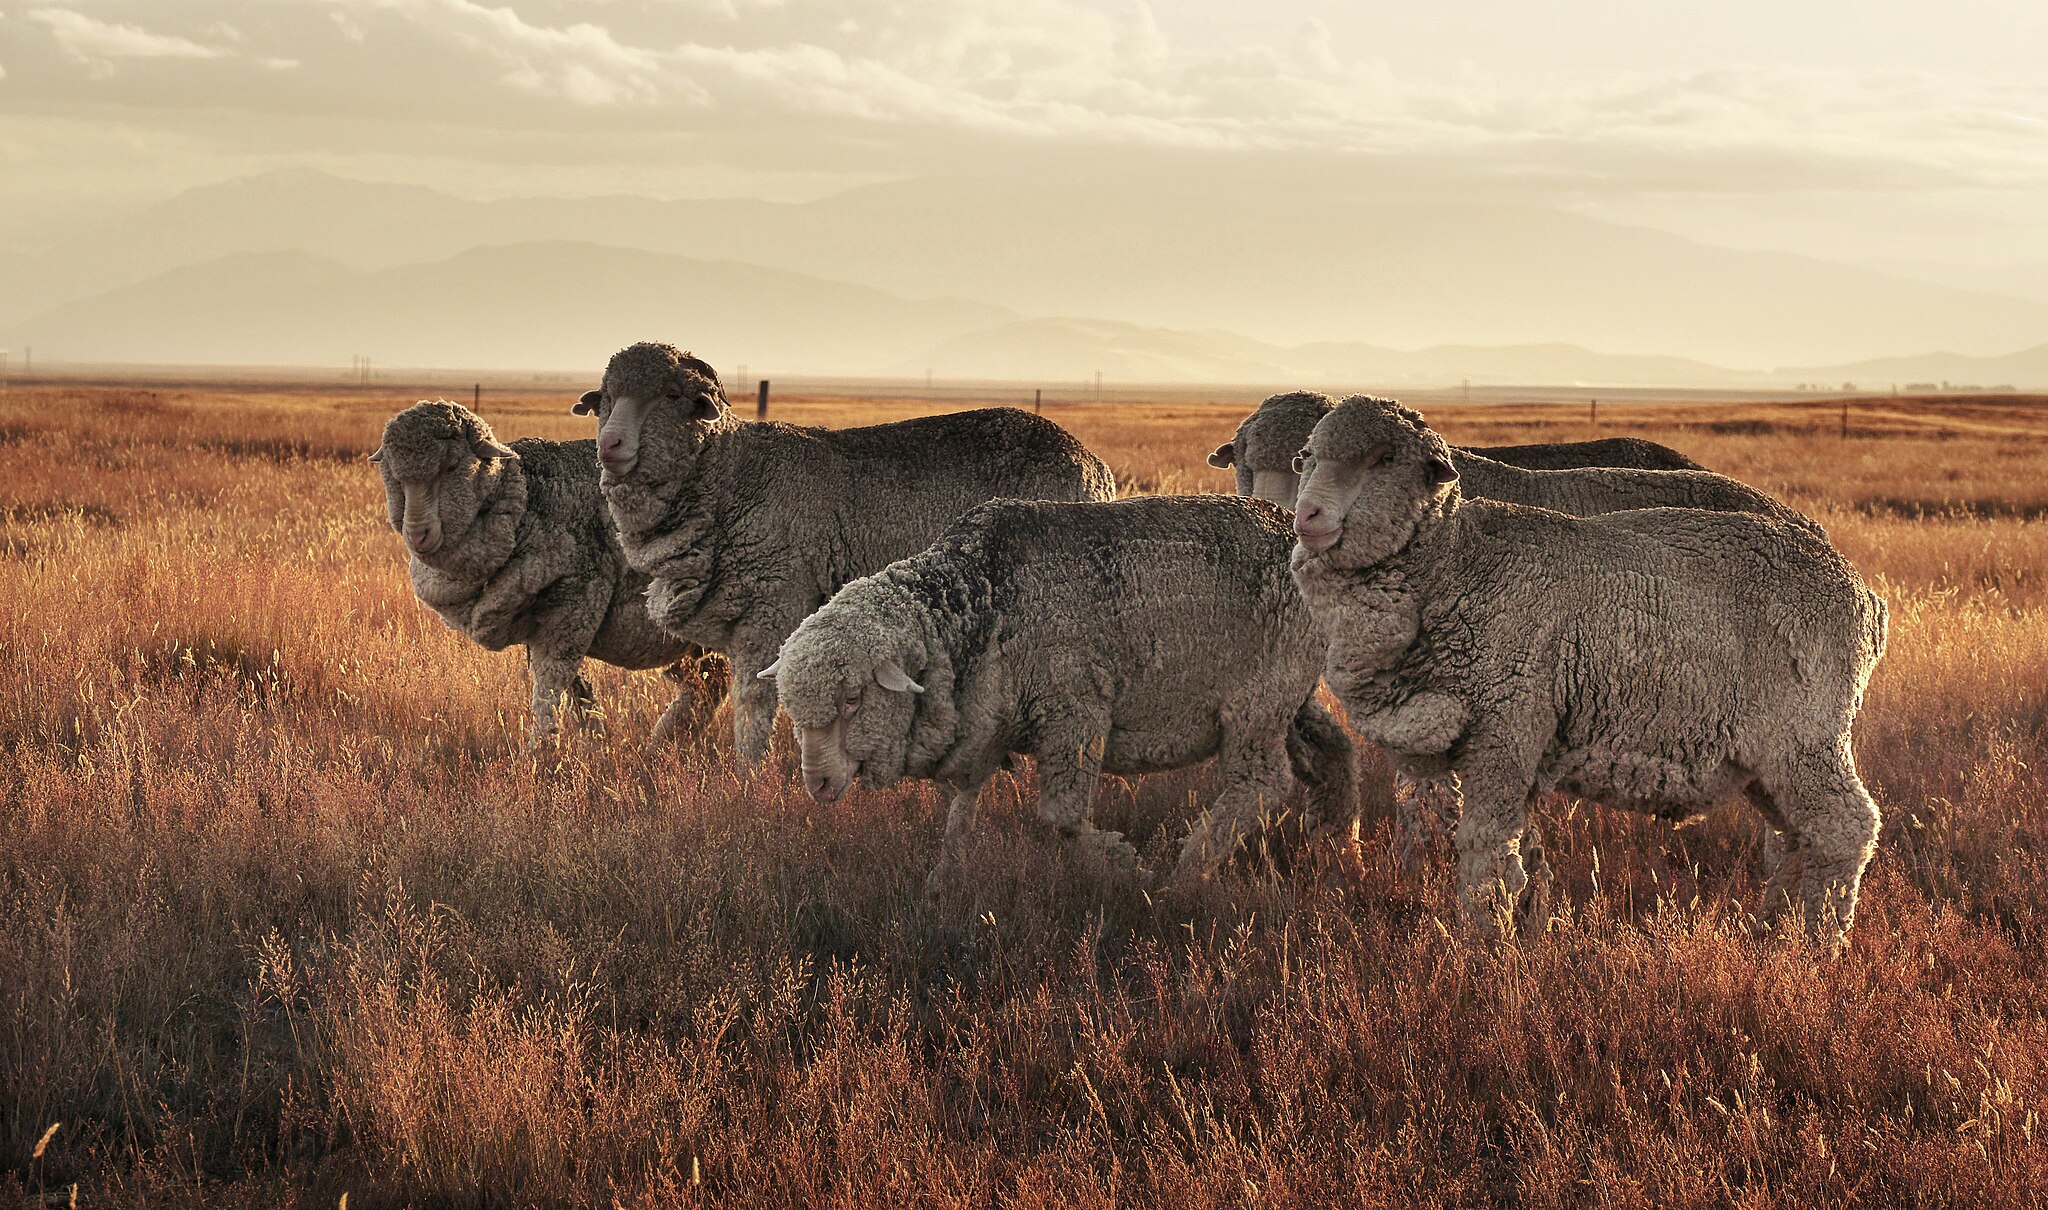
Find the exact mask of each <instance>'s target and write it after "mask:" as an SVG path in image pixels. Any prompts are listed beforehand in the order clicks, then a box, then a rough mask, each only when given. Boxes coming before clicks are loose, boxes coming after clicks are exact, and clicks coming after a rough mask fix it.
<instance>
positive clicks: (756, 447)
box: [575, 344, 1115, 767]
mask: <svg viewBox="0 0 2048 1210" xmlns="http://www.w3.org/2000/svg"><path fill="white" fill-rule="evenodd" d="M575 410H576V411H577V412H579V413H582V414H589V413H595V414H596V415H597V417H598V421H599V424H598V446H597V454H598V458H599V460H600V461H601V463H602V464H603V467H604V473H603V475H602V476H601V482H602V484H603V488H604V495H605V501H606V503H607V504H608V506H609V507H610V510H611V516H612V519H613V521H614V522H615V523H616V524H617V526H618V530H619V537H620V539H621V541H622V543H623V544H624V548H625V552H626V558H627V561H628V562H629V563H631V565H632V566H633V567H634V568H635V569H636V570H638V571H641V572H644V573H646V574H648V575H650V576H652V577H653V584H652V586H651V588H650V589H649V591H648V608H649V610H650V611H651V612H652V614H653V616H654V618H655V620H656V621H657V622H659V623H660V624H661V625H662V626H664V627H666V628H667V629H668V631H669V632H670V633H671V634H674V635H675V636H677V637H678V638H682V639H687V640H689V641H691V642H694V643H698V644H701V645H702V646H704V647H706V648H710V649H712V650H716V651H723V652H725V653H726V654H727V655H728V656H730V657H731V660H732V664H733V675H734V689H733V695H734V711H733V729H734V736H735V748H736V751H737V753H738V755H739V757H740V759H741V761H742V762H743V763H744V764H746V765H747V766H749V767H752V766H754V765H756V764H757V763H758V762H759V761H760V759H761V757H762V755H763V754H765V753H766V751H767V748H768V742H769V739H770V737H771V735H772V733H773V728H774V723H775V688H774V686H773V685H772V684H770V683H769V682H766V681H762V680H759V679H757V678H756V676H755V674H756V673H758V672H759V671H760V670H761V669H763V668H765V667H767V666H768V664H769V663H770V662H771V661H772V660H773V659H774V658H775V653H776V651H777V650H778V649H779V648H780V647H781V646H782V641H783V640H784V639H785V638H787V637H788V636H789V633H790V631H792V630H795V629H796V625H797V623H798V622H801V621H802V620H803V619H804V618H805V617H807V616H808V615H809V614H810V613H811V611H812V610H814V609H816V608H817V607H818V606H819V605H821V604H823V603H824V601H825V599H826V598H827V597H830V596H831V595H832V594H833V593H834V592H835V591H837V590H838V589H839V588H840V586H842V585H844V584H845V583H846V582H847V581H849V580H853V579H856V578H858V577H860V576H864V575H868V574H871V573H873V572H877V571H880V570H881V569H882V568H884V567H886V566H888V565H889V564H890V563H892V562H894V561H895V560H897V559H901V558H904V557H906V556H908V555H912V554H915V553H917V552H918V551H920V550H922V549H924V548H925V547H926V546H927V545H929V544H930V543H931V542H932V540H933V539H935V538H937V537H938V536H939V535H940V534H941V533H943V532H944V531H945V529H946V527H947V526H949V525H951V524H952V523H953V521H954V520H956V519H957V518H958V517H959V516H960V514H962V513H964V512H966V511H967V510H968V509H970V508H972V507H974V506H975V505H977V504H980V503H982V502H983V501H985V500H990V499H993V498H995V497H997V496H1013V497H1018V498H1022V499H1049V500H1106V499H1108V498H1110V497H1111V496H1113V495H1114V494H1115V482H1114V480H1113V478H1112V477H1111V475H1110V472H1109V468H1108V467H1107V466H1105V465H1104V464H1103V462H1102V460H1101V459H1099V458H1097V457H1095V455H1093V454H1091V453H1089V452H1088V451H1087V449H1086V448H1084V447H1083V446H1082V445H1081V443H1080V442H1079V441H1076V440H1075V439H1074V437H1073V435H1072V434H1070V433H1068V432H1067V431H1066V430H1065V429H1062V428H1060V427H1059V426H1058V425H1056V424H1053V423H1052V422H1051V421H1049V420H1045V419H1043V418H1040V417H1037V416H1033V415H1031V414H1030V413H1028V412H1021V411H1018V410H1016V409H1014V408H990V409H987V410H984V411H977V412H961V413H956V414H953V415H947V416H928V417H923V418H920V419H915V420H904V421H899V422H897V423H894V424H878V425H873V426H870V427H867V428H855V429H843V430H838V431H834V430H829V429H819V428H799V427H797V426H795V425H789V424H772V423H748V422H742V421H740V420H739V419H737V418H736V417H734V415H733V414H732V411H731V409H730V408H729V407H728V406H727V405H726V400H725V393H724V391H723V389H722V388H721V387H720V385H719V382H718V375H717V373H716V372H715V371H713V370H712V368H711V367H710V366H709V365H707V364H705V363H704V362H702V361H700V360H698V359H697V358H695V357H692V356H690V355H689V354H687V353H684V352H681V351H679V350H677V349H675V348H673V347H671V346H669V345H664V344H637V345H633V346H632V347H630V348H627V349H625V350H623V351H621V352H619V353H617V354H616V355H614V356H613V357H612V359H611V363H610V364H609V365H608V366H606V368H605V373H604V385H603V386H602V387H601V388H600V389H598V390H595V391H591V392H588V393H586V394H585V395H584V396H583V397H582V399H581V400H580V401H579V402H578V403H577V404H576V409H575Z"/></svg>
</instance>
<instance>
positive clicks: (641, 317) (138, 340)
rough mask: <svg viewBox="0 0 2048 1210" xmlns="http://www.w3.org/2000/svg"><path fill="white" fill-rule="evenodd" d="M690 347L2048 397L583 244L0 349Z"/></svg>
mask: <svg viewBox="0 0 2048 1210" xmlns="http://www.w3.org/2000/svg"><path fill="white" fill-rule="evenodd" d="M642 339H667V340H674V341H677V342H680V343H683V344H686V345H688V346H690V347H692V348H693V349H695V350H696V351H697V352H699V353H701V354H703V355H704V356H706V357H708V358H710V359H711V361H712V362H713V364H715V365H718V366H719V367H721V368H722V369H724V370H726V371H727V372H728V373H731V372H733V371H736V370H737V369H738V368H739V367H740V366H747V367H749V368H750V369H751V370H752V371H753V372H754V373H755V374H769V375H773V374H816V375H829V374H875V375H883V376H900V377H921V376H923V375H924V374H926V373H931V374H935V375H937V376H940V377H944V378H980V379H998V380H1007V381H1015V382H1019V383H1033V382H1037V383H1046V384H1051V383H1058V382H1085V381H1088V380H1090V379H1092V378H1093V377H1094V376H1095V375H1096V374H1097V373H1100V374H1101V375H1102V376H1103V377H1104V378H1105V379H1107V380H1109V381H1111V382H1116V383H1133V382H1139V383H1145V382H1157V383H1189V382H1213V383H1238V384H1261V385H1263V384H1273V385H1283V384H1299V385H1314V386H1328V387H1334V388H1346V389H1361V390H1362V389H1373V388H1400V387H1416V386H1445V385H1454V384H1457V383H1459V382H1461V381H1464V382H1470V383H1472V384H1474V385H1557V386H1564V385H1574V384H1577V385H1585V386H1602V387H1615V386H1620V387H1627V386H1673V387H1710V388H1711V387H1719V388H1735V387H1750V388H1763V387H1781V388H1782V387H1789V386H1792V385H1793V384H1795V383H1819V384H1824V385H1826V386H1828V387H1831V388H1839V387H1840V386H1841V385H1842V384H1843V383H1845V382H1854V383H1856V384H1857V385H1858V386H1859V387H1860V388H1861V389H1866V390H1868V389H1877V390H1886V389H1889V388H1890V386H1891V385H1893V384H1897V385H1900V386H1901V387H1904V386H1907V385H1910V384H1917V383H1937V384H1939V383H1942V382H1944V381H1946V382H1948V383H1951V384H1957V385H1963V384H1971V385H1979V386H1986V387H1989V386H1994V385H2017V386H2021V387H2032V388H2039V389H2048V345H2043V346H2040V347H2036V348H2032V349H2029V350H2027V351H2025V352H2022V353H2017V354H2012V355H2009V356H2003V357H1970V356H1964V355H1960V354H1952V353H1935V354H1927V355H1924V356H1919V357H1909V358H1890V359H1883V360H1876V361H1864V362H1856V363H1843V364H1836V365H1831V366H1805V367H1788V368H1784V369H1779V370H1774V371H1746V370H1736V369H1729V368H1725V367H1722V366H1717V365H1713V364H1711V363H1708V362H1703V361H1694V360H1689V359H1685V358H1677V357H1654V356H1643V355H1634V354H1615V353H1598V352H1593V351H1590V350H1588V349H1585V348H1582V347H1580V346H1578V345H1573V344H1565V343H1545V344H1521V345H1501V346H1476V345H1449V344H1446V345H1434V346H1430V347H1427V348H1423V349H1420V350H1415V351H1403V350H1399V349H1394V348H1388V347H1385V346H1382V345H1378V344H1368V343H1364V342H1359V341H1322V342H1314V343H1308V344H1299V345H1291V346H1283V345H1277V344H1271V343H1268V342H1265V341H1260V340H1255V339H1253V338H1251V337H1248V336H1243V335H1240V334H1237V333H1234V332H1228V331H1221V330H1215V329H1210V330H1200V331H1190V330H1181V329H1173V328H1162V327H1151V326H1145V325H1140V324H1133V323H1126V322H1121V321H1114V320H1102V319H1073V318H1052V319H1033V318H1024V317H1020V316H1018V315H1017V314H1016V313H1015V312H1013V311H1010V310H1007V309H1005V308H1001V307H994V306H990V305H987V304H985V303H978V302H970V301H967V300H964V299H958V298H933V299H923V300H912V299H906V298H902V297H899V296H897V295H894V294H890V293H886V292H884V291H881V290H875V289H871V288H868V287H865V286H856V285H849V284H847V283H844V282H836V281H830V280H827V279H824V278H818V277H813V276H809V275H806V274H800V273H792V272H788V271H784V270H778V269H766V268H762V267H760V266H757V265H747V264H737V263H734V262H730V261H708V260H699V259H695V258H691V257H684V256H678V255H674V254H668V253H651V252H645V251H641V250H638V249H630V248H612V247H604V246H601V245H596V244H588V243H569V242H547V243H523V244H511V245H505V246H495V247H481V248H472V249H469V250H467V251H464V252H461V253H458V254H456V255H453V256H450V257H447V258H444V259H441V260H435V261H430V262H426V263H421V264H411V265H401V266H398V267H395V268H385V269H371V270H365V269H359V268H351V267H349V266H347V265H343V264H341V263H339V262H337V261H334V260H332V259H329V258H326V257H322V256H317V255H313V254H311V253H306V252H267V253H237V254H232V255H228V256H224V257H220V258H217V259H214V260H210V261H206V262H204V263H201V264H197V265H189V266H184V267H181V268H176V269H171V270H168V271H166V272H163V273H160V274H158V275H156V276H154V277H151V278H149V279H147V280H145V281H142V282H137V283H134V284H131V285H124V286H120V287H116V288H114V289H111V290H108V291H106V292H104V293H101V294H98V295H96V296H94V297H91V298H87V299H81V300H78V301H74V302H71V303H67V304H65V305H63V306H59V307H56V308H54V309H52V310H51V311H49V312H46V313H45V314H43V315H40V316H38V317H36V318H35V319H32V320H29V321H26V322H23V323H20V324H17V325H15V326H14V327H12V328H9V329H6V330H4V331H0V346H8V347H19V346H21V345H34V346H36V348H37V349H38V350H39V354H38V357H39V360H41V361H42V362H43V364H49V362H50V360H51V359H52V358H53V357H56V358H62V359H64V360H70V361H98V362H116V361H139V362H160V363H180V362H182V363H191V364H279V365H284V364H300V365H304V364H311V365H323V364H324V365H333V366H337V367H338V366H342V365H346V364H348V362H349V359H350V358H351V357H352V356H354V355H356V354H359V353H361V354H367V355H369V356H370V357H372V358H373V359H374V360H375V361H376V362H377V363H378V364H380V365H385V366H393V367H395V366H419V367H425V366H447V367H458V366H459V367H476V368H489V367H517V368H535V369H538V368H546V369H572V370H573V369H579V368H580V369H583V370H586V371H588V372H589V373H590V374H592V375H595V374H596V373H597V372H598V371H599V370H600V369H601V368H602V366H603V364H604V360H605V358H606V357H608V356H609V355H610V354H611V353H612V352H613V351H614V350H616V349H617V348H619V347H620V346H622V345H624V344H627V343H630V342H632V341H634V340H642Z"/></svg>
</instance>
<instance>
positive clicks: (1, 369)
mask: <svg viewBox="0 0 2048 1210" xmlns="http://www.w3.org/2000/svg"><path fill="white" fill-rule="evenodd" d="M7 388H8V383H7V350H5V349H0V391H5V390H6V389H7Z"/></svg>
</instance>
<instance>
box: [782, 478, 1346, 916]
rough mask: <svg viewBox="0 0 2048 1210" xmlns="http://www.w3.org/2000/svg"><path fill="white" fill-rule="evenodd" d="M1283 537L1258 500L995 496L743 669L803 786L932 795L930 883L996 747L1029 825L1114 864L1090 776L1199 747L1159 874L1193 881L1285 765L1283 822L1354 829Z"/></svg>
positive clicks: (1275, 801) (1342, 744) (1276, 793)
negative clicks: (773, 655)
mask: <svg viewBox="0 0 2048 1210" xmlns="http://www.w3.org/2000/svg"><path fill="white" fill-rule="evenodd" d="M1291 545H1292V536H1291V535H1290V534H1289V532H1288V528H1287V517H1286V514H1285V513H1283V512H1281V511H1280V510H1279V509H1278V508H1275V507H1273V506H1272V505H1271V504H1268V503H1266V502H1265V501H1262V500H1243V499H1239V498H1237V497H1234V496H1192V497H1145V498H1138V499H1130V500H1119V501H1115V502H1113V503H1107V504H1055V503H1040V502H1025V501H1017V500H997V501H993V502H991V503H988V504H984V505H982V506H980V507H979V508H976V509H974V510H973V511H972V512H970V513H968V514H967V515H966V516H964V517H962V518H961V519H960V521H959V523H958V524H956V525H955V526H954V527H953V528H952V529H951V530H949V531H948V532H947V533H946V535H945V536H944V537H943V538H941V539H939V541H938V542H937V543H936V544H934V545H933V546H932V547H931V548H930V549H929V550H926V551H924V552H923V553H922V554H919V555H916V556H915V557H912V558H909V559H905V560H902V561H901V562H898V563H894V564H891V565H890V566H889V567H887V568H885V569H883V570H882V571H881V572H879V573H877V574H875V575H871V576H868V577H866V578H865V579H860V580H855V581H854V582H853V583H851V584H848V585H847V586H846V587H845V588H842V589H840V590H839V592H838V593H837V594H836V595H835V596H833V598H832V600H831V602H830V603H828V604H827V605H826V606H825V607H824V608H823V609H820V610H819V611H818V612H816V613H814V614H812V615H811V616H810V617H809V618H806V619H805V620H804V623H803V624H802V625H801V626H798V627H797V628H796V632H795V633H794V634H792V635H790V637H789V639H788V641H787V642H785V643H784V644H783V646H782V652H781V655H780V657H779V658H778V659H777V660H776V662H775V663H774V664H773V665H771V666H769V667H768V668H766V669H764V670H763V671H762V672H761V674H760V675H761V676H762V677H763V678H767V679H771V680H773V681H775V682H776V684H777V686H778V689H779V691H780V693H781V697H782V702H783V706H784V708H785V709H787V710H788V712H789V716H790V720H791V721H792V722H793V723H794V724H795V730H796V736H797V742H798V744H799V746H800V751H801V759H802V766H803V774H804V785H805V787H806V788H807V789H808V790H809V791H810V792H811V794H812V795H813V796H814V797H816V798H818V799H820V800H822V801H826V802H830V801H833V800H835V799H837V798H838V797H839V796H840V795H841V794H843V793H845V791H846V788H847V787H848V786H849V785H850V784H851V783H852V782H853V780H854V779H855V778H856V777H859V778H861V779H863V780H865V781H868V782H870V783H873V784H878V785H887V784H889V783H890V782H892V781H894V780H895V779H897V778H899V777H905V776H909V777H922V778H931V779H934V780H936V781H938V782H939V783H940V784H941V785H943V786H945V787H946V789H947V790H948V791H949V792H950V793H951V795H952V807H951V810H950V811H949V813H948V815H947V819H946V837H945V842H944V846H943V848H942V851H941V856H940V860H939V864H938V868H937V870H936V871H935V872H934V874H933V880H934V884H935V885H936V883H937V881H938V880H939V879H940V878H941V876H942V875H943V874H944V873H945V872H947V871H948V870H951V869H954V868H956V867H957V862H958V858H959V853H960V849H961V846H962V843H963V841H965V840H966V838H967V836H968V835H969V833H970V832H971V831H972V829H973V827H974V820H975V811H976V803H977V801H978V797H979V794H980V790H981V786H982V783H983V782H984V781H986V780H987V779H988V778H989V777H990V776H991V775H993V774H994V773H995V772H996V771H997V770H998V769H999V768H1001V767H1002V766H1003V763H1004V761H1005V759H1006V758H1007V757H1008V756H1009V755H1010V754H1011V753H1025V754H1029V755H1030V756H1032V757H1034V758H1035V759H1036V761H1037V764H1038V775H1039V785H1040V795H1039V804H1038V814H1039V818H1041V819H1043V820H1044V821H1045V822H1046V823H1049V824H1051V825H1053V826H1054V827H1056V828H1058V829H1059V830H1060V832H1061V833H1062V834H1063V835H1065V836H1067V837H1069V838H1070V839H1072V840H1074V841H1075V842H1077V843H1079V844H1081V845H1083V846H1085V847H1086V848H1087V849H1089V850H1092V851H1095V852H1099V853H1101V854H1102V855H1104V856H1105V857H1107V858H1110V859H1111V860H1114V861H1117V862H1120V863H1123V864H1127V865H1134V864H1135V862H1136V853H1135V852H1134V851H1133V850H1132V849H1131V847H1130V845H1129V844H1127V843H1126V842H1125V841H1124V839H1123V837H1122V836H1121V835H1120V834H1118V833H1116V832H1108V831H1099V830H1097V829H1096V828H1095V826H1094V823H1093V821H1092V818H1091V810H1092V807H1091V804H1092V801H1093V798H1094V794H1095V787H1096V780H1097V777H1098V775H1099V774H1101V773H1105V772H1107V773H1145V772H1153V771H1158V770H1164V769H1174V768H1180V767H1182V766H1185V765H1191V764H1194V763H1196V762H1198V761H1201V760H1205V759H1207V758H1209V757H1211V756H1214V757H1217V759H1218V771H1219V776H1220V778H1221V781H1222V788H1221V790H1220V791H1219V793H1218V795H1217V797H1216V800H1215V802H1214V803H1213V804H1212V805H1211V806H1210V808H1209V810H1208V811H1207V812H1206V813H1205V814H1204V815H1203V816H1202V818H1201V819H1200V820H1198V821H1197V822H1196V823H1195V824H1194V826H1193V828H1192V829H1191V831H1190V833H1189V836H1188V839H1187V841H1186V843H1185V845H1184V846H1183V848H1182V851H1181V859H1180V875H1179V876H1180V877H1183V878H1199V877H1202V876H1205V875H1207V874H1209V873H1211V872H1212V871H1213V870H1214V869H1215V868H1216V867H1217V866H1218V865H1219V864H1220V863H1221V862H1222V861H1224V860H1225V859H1226V858H1228V857H1229V855H1230V854H1231V853H1232V852H1233V851H1234V850H1235V848H1236V847H1237V845H1238V843H1239V841H1240V840H1241V839H1242V838H1243V837H1244V835H1245V834H1246V832H1247V831H1248V830H1250V829H1251V828H1252V827H1253V826H1254V825H1255V824H1256V823H1257V822H1258V821H1259V820H1260V818H1261V816H1262V814H1263V813H1265V812H1267V811H1270V810H1273V809H1275V808H1277V807H1278V805H1279V804H1280V802H1281V800H1282V798H1283V797H1284V796H1285V795H1286V793H1287V791H1288V788H1289V786H1290V784H1291V783H1293V782H1294V781H1295V780H1296V779H1299V781H1300V782H1302V783H1304V784H1305V785H1306V787H1307V793H1306V799H1307V801H1306V803H1305V804H1304V809H1303V814H1304V816H1306V817H1308V818H1309V819H1310V820H1313V821H1320V822H1322V823H1324V824H1326V825H1329V826H1333V827H1340V828H1341V827H1345V826H1347V825H1348V826H1349V827H1350V828H1351V829H1352V833H1351V834H1352V836H1353V837H1355V835H1356V817H1357V809H1356V802H1355V787H1354V784H1353V780H1354V772H1353V767H1352V766H1353V754H1352V746H1351V741H1350V739H1349V737H1347V736H1346V735H1345V733H1344V730H1343V728H1342V727H1340V726H1338V725H1337V723H1336V720H1335V719H1334V718H1333V717H1332V716H1331V715H1330V714H1329V712H1328V711H1326V710H1325V709H1324V708H1323V707H1322V705H1321V704H1319V703H1318V702H1317V701H1316V700H1315V689H1316V681H1317V679H1318V677H1319V676H1320V674H1321V670H1322V663H1323V641H1322V637H1321V635H1320V634H1319V633H1318V632H1317V630H1316V628H1315V625H1314V622H1313V620H1312V619H1311V618H1310V616H1309V613H1308V610H1307V608H1306V607H1305V606H1304V605H1303V603H1302V600H1301V596H1300V594H1299V593H1298V592H1297V591H1296V590H1295V588H1294V585H1293V583H1292V582H1291V581H1290V579H1289V577H1288V570H1287V566H1286V560H1287V552H1288V549H1289V547H1290V546H1291ZM1247 670H1249V671H1248V672H1247ZM1354 843H1355V841H1354ZM1350 856H1353V857H1355V852H1354V853H1351V854H1350Z"/></svg>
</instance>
